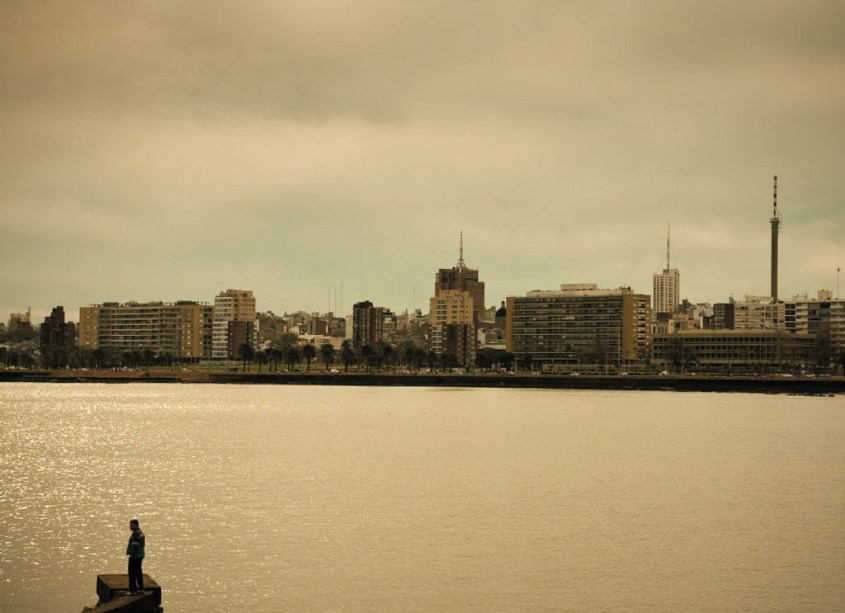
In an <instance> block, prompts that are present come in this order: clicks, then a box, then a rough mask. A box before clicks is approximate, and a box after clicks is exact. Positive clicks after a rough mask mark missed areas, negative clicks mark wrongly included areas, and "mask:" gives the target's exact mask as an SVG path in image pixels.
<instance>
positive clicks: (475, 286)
mask: <svg viewBox="0 0 845 613" xmlns="http://www.w3.org/2000/svg"><path fill="white" fill-rule="evenodd" d="M446 290H458V291H462V292H468V293H469V295H470V296H471V297H472V304H473V313H474V321H473V324H474V325H476V326H477V325H478V322H479V320H480V319H481V316H482V313H483V311H484V282H483V281H479V280H478V270H476V269H474V268H467V265H466V263H465V262H464V237H463V233H461V249H460V255H459V257H458V264H457V265H456V266H454V267H452V268H441V269H440V270H438V271H437V276H436V277H435V281H434V296H435V298H436V297H437V296H439V295H440V292H443V291H446Z"/></svg>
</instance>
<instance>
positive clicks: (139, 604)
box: [83, 573, 163, 613]
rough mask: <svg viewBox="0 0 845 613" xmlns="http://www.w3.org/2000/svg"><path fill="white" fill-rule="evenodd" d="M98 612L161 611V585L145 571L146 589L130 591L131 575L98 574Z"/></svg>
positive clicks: (155, 612)
mask: <svg viewBox="0 0 845 613" xmlns="http://www.w3.org/2000/svg"><path fill="white" fill-rule="evenodd" d="M97 596H98V597H99V602H97V606H96V607H95V608H93V609H91V608H90V607H86V608H85V609H83V613H84V612H85V611H96V612H97V613H111V612H115V611H119V612H120V613H161V611H162V610H163V609H162V608H161V586H160V585H159V584H158V583H156V581H155V579H153V578H152V577H150V576H149V575H148V574H146V573H144V591H143V592H137V593H135V594H130V593H129V575H97Z"/></svg>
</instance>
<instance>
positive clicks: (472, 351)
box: [428, 289, 478, 366]
mask: <svg viewBox="0 0 845 613" xmlns="http://www.w3.org/2000/svg"><path fill="white" fill-rule="evenodd" d="M428 317H429V347H430V349H431V350H432V351H434V352H435V353H436V354H437V355H443V354H444V353H448V354H451V355H453V356H454V357H455V360H456V361H457V365H458V366H470V365H472V364H474V363H475V356H476V347H477V345H478V341H477V338H476V325H475V321H476V320H477V315H476V311H475V308H474V302H473V298H472V295H471V294H470V293H469V292H468V291H461V290H456V289H444V290H441V291H440V293H439V294H438V295H437V296H434V297H433V298H431V300H430V302H429V315H428Z"/></svg>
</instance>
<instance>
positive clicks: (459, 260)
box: [458, 230, 467, 268]
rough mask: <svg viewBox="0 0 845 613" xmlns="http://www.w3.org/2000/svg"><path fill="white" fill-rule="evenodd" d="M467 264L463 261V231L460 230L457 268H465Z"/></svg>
mask: <svg viewBox="0 0 845 613" xmlns="http://www.w3.org/2000/svg"><path fill="white" fill-rule="evenodd" d="M466 267H467V265H466V264H465V263H464V231H463V230H461V252H460V257H458V268H466Z"/></svg>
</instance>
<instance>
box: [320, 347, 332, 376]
mask: <svg viewBox="0 0 845 613" xmlns="http://www.w3.org/2000/svg"><path fill="white" fill-rule="evenodd" d="M320 359H321V360H323V364H325V365H326V370H328V369H329V365H330V364H331V363H332V362H334V347H332V346H331V343H323V344H322V345H320Z"/></svg>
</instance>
